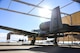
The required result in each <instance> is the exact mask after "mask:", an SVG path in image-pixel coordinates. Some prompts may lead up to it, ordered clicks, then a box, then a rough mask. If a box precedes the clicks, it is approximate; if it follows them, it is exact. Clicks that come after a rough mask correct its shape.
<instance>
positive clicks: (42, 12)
mask: <svg viewBox="0 0 80 53" xmlns="http://www.w3.org/2000/svg"><path fill="white" fill-rule="evenodd" d="M44 7H45V8H40V9H39V15H40V16H42V17H47V18H50V17H51V11H50V10H49V7H48V6H44ZM40 20H41V21H42V22H44V21H47V20H48V19H45V18H40Z"/></svg>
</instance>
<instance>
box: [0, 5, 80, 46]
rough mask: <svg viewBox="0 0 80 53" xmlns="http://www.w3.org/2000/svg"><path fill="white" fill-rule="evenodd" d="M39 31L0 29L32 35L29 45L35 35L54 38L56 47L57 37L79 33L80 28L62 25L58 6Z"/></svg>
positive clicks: (0, 27)
mask: <svg viewBox="0 0 80 53" xmlns="http://www.w3.org/2000/svg"><path fill="white" fill-rule="evenodd" d="M39 27H40V29H39V31H38V33H34V32H29V31H25V30H20V29H15V28H11V27H6V26H1V25H0V29H5V30H9V31H13V32H18V33H20V34H25V35H32V36H33V37H34V38H33V40H32V43H31V44H34V43H35V35H40V36H42V37H43V36H45V37H53V38H55V42H54V43H55V45H57V37H63V36H65V35H67V34H65V35H64V34H63V35H62V34H61V33H65V32H80V26H77V25H76V26H71V25H68V24H62V21H61V13H60V8H59V6H58V7H56V8H54V9H53V10H52V15H51V20H50V21H48V22H44V23H41V24H40V26H39Z"/></svg>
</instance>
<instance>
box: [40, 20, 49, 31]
mask: <svg viewBox="0 0 80 53" xmlns="http://www.w3.org/2000/svg"><path fill="white" fill-rule="evenodd" d="M39 27H40V30H42V31H49V27H50V21H48V22H43V23H41V24H40V26H39Z"/></svg>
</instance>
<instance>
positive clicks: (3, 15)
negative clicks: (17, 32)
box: [0, 0, 80, 32]
mask: <svg viewBox="0 0 80 53" xmlns="http://www.w3.org/2000/svg"><path fill="white" fill-rule="evenodd" d="M10 1H11V0H0V8H8V9H12V10H16V11H20V12H25V13H27V12H29V11H30V10H31V9H32V8H34V7H31V6H27V5H24V4H21V3H18V2H14V1H12V2H11V5H10V6H9V3H10ZM21 1H24V2H28V3H32V4H35V5H36V4H38V3H39V2H40V1H41V0H21ZM70 2H72V0H44V1H43V2H42V3H41V4H40V6H43V7H45V6H48V7H50V8H51V9H53V8H55V7H57V6H60V7H62V6H64V5H66V4H68V3H70ZM60 10H61V12H65V13H69V14H72V13H74V12H77V11H80V4H79V3H76V2H74V3H72V4H71V5H69V6H67V7H65V8H62V9H60ZM30 14H35V15H39V10H38V8H35V9H34V10H33V11H32V12H31V13H30ZM43 21H45V20H43ZM43 21H42V19H40V18H39V17H33V16H28V15H23V14H18V13H13V12H8V11H4V10H0V25H3V26H8V27H13V28H18V29H22V30H27V31H32V30H34V29H39V24H40V23H41V22H43ZM0 32H8V31H5V30H1V29H0Z"/></svg>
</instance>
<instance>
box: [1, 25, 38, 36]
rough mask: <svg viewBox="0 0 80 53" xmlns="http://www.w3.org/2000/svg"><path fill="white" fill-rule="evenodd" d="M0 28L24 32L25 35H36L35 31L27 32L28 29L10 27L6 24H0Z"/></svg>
mask: <svg viewBox="0 0 80 53" xmlns="http://www.w3.org/2000/svg"><path fill="white" fill-rule="evenodd" d="M0 29H4V30H8V31H13V32H18V33H20V34H26V35H37V33H33V32H29V31H25V30H21V29H16V28H12V27H7V26H1V25H0Z"/></svg>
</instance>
